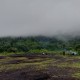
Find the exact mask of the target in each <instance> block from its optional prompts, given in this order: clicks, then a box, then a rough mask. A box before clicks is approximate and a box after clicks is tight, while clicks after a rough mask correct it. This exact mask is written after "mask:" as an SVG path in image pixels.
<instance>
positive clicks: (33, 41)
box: [0, 36, 80, 53]
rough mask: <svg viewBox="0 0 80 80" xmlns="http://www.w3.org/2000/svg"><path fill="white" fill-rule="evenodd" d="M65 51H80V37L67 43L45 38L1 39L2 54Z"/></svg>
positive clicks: (0, 49) (53, 38)
mask: <svg viewBox="0 0 80 80" xmlns="http://www.w3.org/2000/svg"><path fill="white" fill-rule="evenodd" d="M63 49H67V50H76V51H80V37H75V38H71V39H70V40H67V41H64V40H60V39H58V38H55V37H44V36H37V37H13V38H12V37H5V38H0V53H2V52H15V53H16V52H39V51H40V50H43V51H45V52H48V51H55V50H56V51H57V50H63Z"/></svg>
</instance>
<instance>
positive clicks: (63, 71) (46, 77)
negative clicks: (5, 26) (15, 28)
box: [0, 55, 80, 80]
mask: <svg viewBox="0 0 80 80" xmlns="http://www.w3.org/2000/svg"><path fill="white" fill-rule="evenodd" d="M79 62H80V57H77V56H61V55H35V56H34V55H26V56H18V55H16V56H9V57H8V56H7V57H6V56H4V57H3V56H0V80H80V76H79V73H80V63H79Z"/></svg>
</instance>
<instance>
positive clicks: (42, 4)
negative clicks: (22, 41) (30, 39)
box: [0, 0, 80, 37]
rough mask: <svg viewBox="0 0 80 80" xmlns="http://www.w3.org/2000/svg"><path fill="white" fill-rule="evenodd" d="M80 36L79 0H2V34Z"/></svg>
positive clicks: (0, 1) (0, 23) (0, 31)
mask: <svg viewBox="0 0 80 80" xmlns="http://www.w3.org/2000/svg"><path fill="white" fill-rule="evenodd" d="M63 34H66V35H80V0H0V37H2V36H36V35H43V36H54V35H63Z"/></svg>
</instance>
